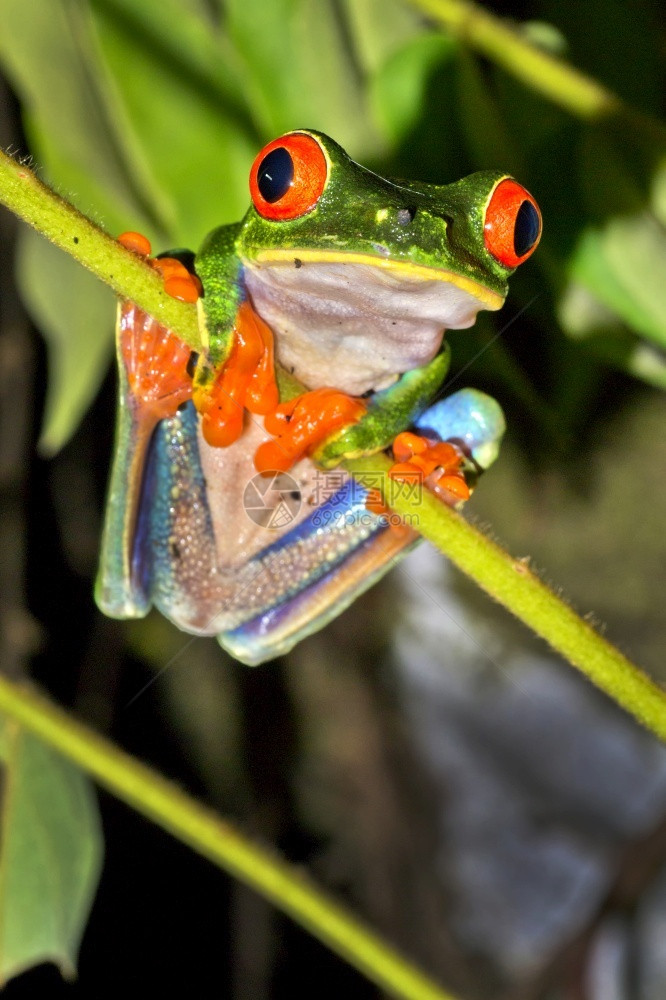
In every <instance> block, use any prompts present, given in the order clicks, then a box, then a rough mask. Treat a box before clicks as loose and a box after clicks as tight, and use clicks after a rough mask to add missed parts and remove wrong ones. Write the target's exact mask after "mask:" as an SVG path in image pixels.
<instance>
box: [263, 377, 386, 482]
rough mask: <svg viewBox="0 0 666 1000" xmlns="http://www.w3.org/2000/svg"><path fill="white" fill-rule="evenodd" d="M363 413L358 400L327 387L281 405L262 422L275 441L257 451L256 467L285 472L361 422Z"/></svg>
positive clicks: (362, 406) (361, 404) (364, 408)
mask: <svg viewBox="0 0 666 1000" xmlns="http://www.w3.org/2000/svg"><path fill="white" fill-rule="evenodd" d="M365 411H366V407H365V404H364V403H363V402H362V401H361V400H360V399H355V398H354V397H353V396H348V395H347V394H346V393H344V392H340V391H339V390H338V389H331V388H326V387H324V388H321V389H313V390H312V391H311V392H305V393H303V395H302V396H297V397H296V398H295V399H291V400H289V402H287V403H280V405H279V406H277V407H276V408H275V410H274V411H273V412H272V413H269V414H267V416H266V419H265V420H264V427H265V429H266V430H267V431H268V433H269V434H273V435H274V436H275V440H274V441H267V442H266V443H265V444H263V445H261V446H260V447H259V448H258V449H257V451H256V454H255V456H254V464H255V468H256V469H257V471H258V472H270V471H271V470H273V469H274V470H277V471H282V472H286V471H287V470H288V469H290V468H291V467H292V465H294V463H295V462H297V461H299V459H301V458H303V457H304V456H305V455H312V454H313V452H315V451H316V450H317V448H318V447H319V446H320V445H321V444H322V443H323V442H324V441H325V440H326V439H327V438H329V437H330V436H331V434H334V433H335V432H336V431H339V430H341V429H342V428H343V427H346V426H348V425H349V424H354V423H356V422H357V421H358V420H360V419H361V417H362V416H363V414H364V413H365Z"/></svg>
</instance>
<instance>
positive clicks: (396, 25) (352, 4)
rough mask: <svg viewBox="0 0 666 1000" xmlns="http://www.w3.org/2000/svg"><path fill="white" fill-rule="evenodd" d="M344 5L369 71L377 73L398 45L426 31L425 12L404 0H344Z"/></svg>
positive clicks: (363, 64) (357, 45) (356, 45)
mask: <svg viewBox="0 0 666 1000" xmlns="http://www.w3.org/2000/svg"><path fill="white" fill-rule="evenodd" d="M344 7H345V11H346V16H347V21H348V24H349V30H350V32H352V34H353V37H354V48H355V51H356V54H357V57H358V59H359V61H360V63H361V64H362V66H363V69H364V70H365V72H366V73H370V74H373V73H376V72H377V71H378V70H379V69H381V67H382V66H383V65H384V63H385V62H386V60H387V59H389V58H390V56H392V55H393V54H394V53H395V52H397V51H398V49H401V48H402V47H403V46H404V45H405V44H406V43H407V42H409V41H411V40H412V39H413V38H414V37H416V36H417V35H420V34H422V33H423V23H424V18H423V15H422V14H420V13H419V12H418V11H417V10H416V9H415V8H414V7H410V6H409V5H407V4H406V3H405V2H404V0H345V2H344Z"/></svg>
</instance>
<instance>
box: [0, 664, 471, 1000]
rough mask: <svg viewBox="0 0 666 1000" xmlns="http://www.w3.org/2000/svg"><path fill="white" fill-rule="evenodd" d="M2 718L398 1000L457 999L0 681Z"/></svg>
mask: <svg viewBox="0 0 666 1000" xmlns="http://www.w3.org/2000/svg"><path fill="white" fill-rule="evenodd" d="M0 711H2V712H4V713H5V714H6V715H8V716H10V718H12V719H15V720H16V721H18V722H20V723H21V724H22V725H23V726H25V727H26V728H27V729H29V730H30V731H31V732H32V733H34V734H35V735H36V736H38V737H40V739H42V740H43V741H44V742H45V743H47V744H48V745H49V746H51V747H53V748H54V749H55V750H57V751H59V752H60V753H62V754H63V756H65V757H67V758H68V759H69V760H71V761H73V762H74V763H75V764H77V765H78V766H79V767H80V768H81V769H82V770H84V771H86V772H87V773H88V774H90V775H91V776H92V777H93V778H94V779H95V780H96V781H98V782H99V784H100V785H102V786H103V787H104V788H106V789H107V790H108V791H110V792H112V793H113V794H114V795H116V796H117V797H118V798H119V799H121V800H122V801H123V802H126V803H127V804H128V805H130V806H132V807H133V808H134V809H136V810H137V812H139V813H141V814H142V815H143V816H146V817H147V818H148V819H150V820H152V821H153V822H154V823H157V824H158V826H161V827H162V828H163V829H164V830H167V831H168V832H169V833H171V834H173V835H174V836H175V837H177V838H178V839H179V840H181V841H182V842H183V843H184V844H187V845H188V846H189V847H191V848H192V849H193V850H194V851H196V852H197V853H198V854H201V855H202V856H203V857H205V858H208V860H209V861H212V862H213V864H215V865H217V867H218V868H222V869H223V870H224V871H226V872H228V873H229V874H230V875H232V876H233V877H234V878H237V879H240V880H241V881H242V882H245V883H246V885H249V886H251V888H253V889H255V890H256V891H257V892H259V893H261V895H263V896H265V897H266V899H269V900H270V901H271V902H272V903H274V904H275V905H276V906H277V907H279V908H280V909H281V910H283V911H284V912H285V913H287V914H288V915H289V916H290V917H292V918H293V919H294V920H295V921H296V922H297V923H299V924H301V926H303V927H305V928H306V930H308V931H310V933H312V934H313V935H314V936H315V937H317V938H319V940H320V941H323V943H324V944H326V945H327V946H328V947H329V948H331V950H332V951H334V952H336V953H337V954H338V955H340V956H341V957H342V958H343V959H345V960H346V961H347V962H349V964H350V965H352V966H354V968H356V969H358V971H359V972H361V973H363V974H364V975H365V976H367V977H368V979H370V980H371V981H372V982H374V983H376V984H377V986H379V987H380V989H383V990H385V991H386V992H387V993H388V994H389V995H390V996H392V997H398V998H400V1000H455V997H453V996H452V994H450V993H447V992H446V991H445V990H443V989H442V988H441V987H439V986H438V985H437V984H436V983H435V982H433V981H432V980H431V979H429V978H428V977H427V976H426V975H424V973H422V972H421V971H420V970H419V969H418V968H416V966H414V965H412V964H411V963H410V962H409V961H407V959H405V958H403V957H402V956H401V955H400V954H398V952H396V951H395V950H394V949H393V948H391V947H390V946H389V945H387V944H386V943H385V942H384V941H383V940H382V939H381V938H380V937H379V936H378V935H377V934H375V933H374V932H373V931H372V930H371V929H370V928H369V927H367V926H366V925H365V924H364V923H363V922H362V921H360V920H359V919H358V918H357V917H355V916H354V915H353V914H352V913H350V912H349V911H348V910H346V909H345V908H344V907H342V906H340V905H339V904H338V903H336V902H335V900H333V899H332V898H330V897H329V896H327V895H325V894H324V893H323V892H321V891H320V890H319V889H317V888H315V886H314V885H313V884H312V883H311V882H310V881H309V880H308V878H307V877H306V876H305V874H304V873H303V872H302V871H301V870H300V869H297V868H296V867H295V866H292V865H290V864H288V863H287V862H285V861H283V860H282V859H280V858H278V857H276V856H275V855H274V854H272V853H271V852H270V851H268V850H266V848H264V847H260V846H259V845H257V844H253V843H252V841H251V840H249V839H248V838H247V837H245V836H243V835H242V834H241V833H239V832H238V831H237V830H234V829H233V827H232V826H230V825H229V824H228V823H226V822H225V821H224V820H223V819H221V817H220V816H218V815H217V814H216V813H214V812H213V811H212V810H210V809H208V808H206V807H205V806H203V805H202V804H201V803H200V802H197V801H196V799H193V798H192V797H191V796H189V795H187V794H186V793H185V792H183V791H182V790H181V789H180V788H178V786H177V785H174V784H173V783H172V782H170V781H167V780H166V779H165V778H163V777H162V776H161V775H160V774H157V773H156V772H155V771H153V770H152V769H151V768H149V767H147V766H146V765H145V764H142V763H141V762H140V761H138V760H136V759H135V758H134V757H130V756H129V754H126V753H125V752H124V751H122V750H120V749H119V748H118V747H116V746H114V744H113V743H110V742H109V741H108V740H105V739H104V738H103V737H102V736H99V735H98V734H97V733H95V732H93V731H92V730H91V729H88V728H87V727H86V726H84V725H83V724H82V723H80V722H78V721H77V720H75V719H73V718H72V717H71V716H69V715H68V714H67V713H66V712H64V711H63V710H62V709H60V708H57V707H56V706H55V705H52V704H51V703H50V702H48V701H46V699H44V698H42V697H41V696H40V695H37V694H36V693H35V692H34V691H32V690H30V689H29V688H27V687H25V686H22V685H20V684H16V683H14V682H13V681H10V680H9V679H8V678H6V677H3V676H1V675H0Z"/></svg>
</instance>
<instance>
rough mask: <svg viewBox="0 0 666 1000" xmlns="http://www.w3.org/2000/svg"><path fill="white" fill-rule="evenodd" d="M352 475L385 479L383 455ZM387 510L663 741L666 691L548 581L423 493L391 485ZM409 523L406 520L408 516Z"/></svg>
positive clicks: (358, 462) (353, 465)
mask: <svg viewBox="0 0 666 1000" xmlns="http://www.w3.org/2000/svg"><path fill="white" fill-rule="evenodd" d="M345 464H346V467H347V468H348V469H349V471H350V472H351V473H352V475H353V476H354V478H355V479H358V480H359V481H360V482H365V483H366V484H367V485H368V486H369V487H374V488H376V487H377V484H378V481H382V480H383V482H388V479H387V472H388V469H389V468H390V465H391V463H390V461H389V460H388V459H387V458H386V456H385V455H374V456H372V457H370V458H368V457H365V458H357V459H353V460H348V461H347V462H346V463H345ZM387 500H388V502H389V503H390V506H391V508H392V509H393V510H394V511H396V512H397V513H399V514H402V515H404V516H406V517H408V518H411V517H413V516H414V514H416V515H417V517H418V524H415V525H414V527H416V528H417V530H418V531H419V534H421V535H423V537H424V538H427V539H428V540H429V541H430V542H432V544H433V545H435V546H436V547H437V548H438V549H439V550H440V552H442V553H444V555H446V556H448V558H449V559H450V560H451V562H453V563H455V565H456V566H458V568H459V569H461V570H462V571H463V572H464V573H466V574H467V576H469V577H471V579H472V580H475V581H476V583H478V584H479V586H480V587H482V588H483V589H484V590H485V591H486V592H487V593H488V594H490V596H491V597H494V598H495V600H496V601H499V603H500V604H503V605H504V607H505V608H508V609H509V611H512V612H513V613H514V614H515V615H516V616H517V617H518V618H520V619H521V621H523V622H524V623H525V624H526V625H528V626H529V627H530V628H531V629H532V630H533V631H534V632H536V634H537V635H539V636H541V637H542V638H543V639H545V640H546V642H548V643H549V644H550V645H551V646H552V647H553V649H555V650H557V652H558V653H561V654H562V656H564V657H565V658H566V659H567V660H568V661H569V662H570V663H571V664H572V665H573V666H574V667H577V668H578V669H579V670H580V671H581V673H583V674H585V676H586V677H587V678H588V680H590V681H592V683H593V684H596V686H597V687H599V688H601V690H602V691H604V692H605V693H606V694H607V695H609V696H610V697H611V698H612V699H613V700H614V701H615V702H617V704H618V705H621V706H622V708H624V709H626V711H627V712H629V713H630V714H631V715H633V716H634V718H636V719H637V720H638V721H639V722H640V723H642V725H644V726H646V728H647V729H649V730H651V732H653V733H654V735H655V736H658V737H659V739H661V740H664V741H665V742H666V691H664V690H662V688H660V687H659V686H658V685H657V684H655V683H654V681H652V680H651V679H650V678H649V677H648V676H647V675H646V674H644V673H643V672H642V671H641V670H640V669H639V668H638V667H637V666H636V665H635V664H633V663H632V662H631V661H630V660H628V659H627V658H626V656H624V655H623V654H622V653H621V652H620V651H619V650H618V649H616V648H615V646H613V645H611V643H610V642H608V641H607V640H606V639H604V638H603V637H602V636H600V635H599V633H598V632H595V630H594V629H593V628H592V626H591V625H590V624H589V623H588V622H587V621H584V620H583V619H582V618H580V616H579V615H577V614H576V612H575V611H574V610H573V609H572V608H571V607H570V606H569V605H568V604H566V603H565V602H564V601H563V600H562V599H561V598H560V597H558V596H557V595H556V594H554V593H553V591H552V590H551V589H550V588H549V587H547V586H546V584H545V583H543V581H541V580H540V579H539V578H538V577H537V576H536V575H535V574H534V573H533V572H532V570H531V569H530V567H529V564H528V562H527V561H526V560H524V559H515V558H514V557H513V556H511V555H510V554H509V553H508V552H505V551H504V549H502V548H500V546H499V545H497V544H496V543H495V542H493V541H491V540H490V539H489V538H487V537H486V536H485V535H483V534H482V533H481V532H480V531H478V529H477V528H475V527H474V526H473V525H471V524H469V523H468V522H467V521H465V520H463V518H462V517H460V516H459V515H458V514H456V512H455V511H453V510H451V509H450V508H449V507H445V506H444V505H443V504H442V503H440V502H439V501H438V500H436V498H435V497H434V496H433V495H432V494H430V493H428V492H427V490H424V491H423V493H422V495H421V496H420V497H418V498H417V499H416V500H415V499H414V497H413V496H411V495H408V494H406V493H405V494H401V493H399V492H397V491H394V490H392V491H391V493H390V496H389V497H388V498H387ZM409 523H410V524H411V523H412V521H411V520H410V522H409Z"/></svg>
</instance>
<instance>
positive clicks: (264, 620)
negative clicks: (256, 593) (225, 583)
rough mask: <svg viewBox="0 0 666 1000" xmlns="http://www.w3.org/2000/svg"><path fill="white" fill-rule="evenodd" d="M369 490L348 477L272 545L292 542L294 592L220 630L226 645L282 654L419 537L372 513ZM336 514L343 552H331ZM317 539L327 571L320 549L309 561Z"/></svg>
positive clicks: (259, 657)
mask: <svg viewBox="0 0 666 1000" xmlns="http://www.w3.org/2000/svg"><path fill="white" fill-rule="evenodd" d="M367 494H368V491H367V490H365V488H364V487H362V486H360V485H359V484H358V483H356V482H354V483H352V482H351V481H349V482H348V483H347V485H346V486H345V487H343V489H342V490H340V491H339V492H338V494H336V496H335V497H333V498H332V499H331V500H330V501H328V502H327V503H326V504H324V505H323V506H322V507H320V508H318V509H317V510H316V511H315V513H314V514H313V515H312V516H311V518H310V519H309V520H308V521H306V522H303V524H301V525H299V527H298V529H296V530H295V531H294V532H292V533H291V535H288V536H286V538H285V539H284V540H283V541H281V542H280V543H278V546H275V547H274V548H275V554H276V555H278V554H280V553H279V550H284V549H285V548H289V547H291V549H292V551H293V559H292V562H293V572H294V576H295V578H296V579H295V584H296V592H295V593H294V594H293V595H292V596H290V597H288V598H287V599H285V600H282V601H279V602H277V603H276V604H274V605H273V606H272V607H270V608H268V609H267V610H265V611H263V612H262V613H261V614H259V615H257V616H256V617H254V618H251V619H250V620H248V621H246V622H244V623H243V624H242V625H240V626H239V627H237V628H234V629H229V630H227V631H224V632H222V633H220V634H219V635H218V637H217V638H218V641H219V642H220V645H221V646H223V648H224V649H226V650H227V651H228V652H229V653H231V655H232V656H235V657H236V658H237V659H239V660H241V661H242V662H243V663H246V664H248V665H250V666H255V665H257V664H259V663H263V662H264V661H265V660H269V659H273V658H274V657H276V656H282V655H283V654H285V653H287V652H289V650H290V649H292V647H293V646H295V645H296V644H297V643H298V642H300V641H301V639H304V638H305V637H306V636H308V635H311V634H312V633H313V632H316V631H318V629H320V628H322V627H323V626H324V625H326V624H327V623H328V622H329V621H331V620H332V619H333V618H335V617H336V616H337V615H338V614H340V612H341V611H343V610H344V609H345V608H346V607H347V606H348V605H349V604H351V603H352V601H354V599H355V598H356V597H358V595H359V594H362V593H363V592H364V591H365V590H367V589H368V588H369V587H371V586H372V585H373V584H374V583H376V581H377V580H379V579H380V577H382V576H383V575H384V574H385V573H386V572H388V570H390V569H391V567H392V566H394V565H395V564H396V563H397V562H398V561H399V560H400V559H401V558H402V557H403V556H404V555H406V553H407V552H408V551H409V550H410V549H411V548H412V547H413V546H414V545H416V544H417V543H418V542H419V541H420V538H419V535H418V534H417V533H416V532H415V531H413V530H412V529H411V528H408V527H406V526H405V525H403V524H398V525H392V524H389V522H388V521H387V519H386V518H385V517H384V516H382V515H377V514H374V513H372V511H371V510H369V509H368V508H367V507H366V506H365V505H364V501H365V499H366V498H367ZM350 497H353V498H354V500H353V501H350ZM359 501H360V502H359ZM336 519H341V520H342V523H343V524H344V529H343V530H344V532H345V534H346V536H347V538H346V541H345V542H343V541H342V539H341V540H340V548H341V549H342V548H344V547H347V552H346V554H345V555H344V557H342V558H339V557H338V556H336V555H335V552H334V551H333V552H331V542H332V541H333V540H334V536H335V534H336V533H337V532H339V531H340V528H339V527H336ZM339 523H340V521H338V524H339ZM323 524H329V526H330V528H331V531H330V532H326V531H322V525H323ZM319 540H321V549H322V553H321V562H322V563H323V562H324V561H325V559H326V558H328V559H329V560H330V561H331V563H332V565H331V568H330V569H328V570H327V571H325V572H324V573H323V574H322V573H320V572H319V570H320V569H321V566H320V567H317V566H316V559H317V557H316V555H315V564H314V565H312V566H309V565H308V560H310V561H312V559H311V556H308V555H307V552H308V550H310V551H312V547H313V543H314V545H315V546H317V545H318V543H319ZM335 548H337V546H333V549H335ZM271 555H272V553H271V551H270V550H269V551H268V552H267V553H265V554H264V555H263V556H262V562H263V563H264V565H267V566H269V567H270V558H271ZM304 556H305V558H304ZM299 578H300V583H299V582H298V580H299ZM310 580H311V581H312V582H310Z"/></svg>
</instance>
